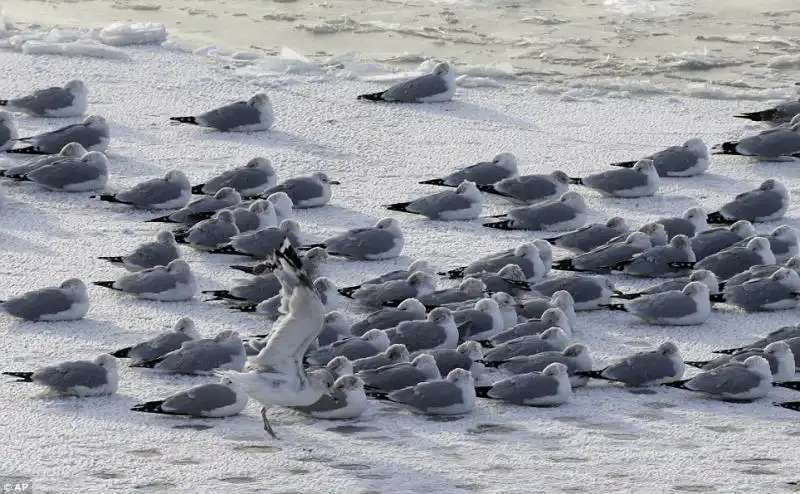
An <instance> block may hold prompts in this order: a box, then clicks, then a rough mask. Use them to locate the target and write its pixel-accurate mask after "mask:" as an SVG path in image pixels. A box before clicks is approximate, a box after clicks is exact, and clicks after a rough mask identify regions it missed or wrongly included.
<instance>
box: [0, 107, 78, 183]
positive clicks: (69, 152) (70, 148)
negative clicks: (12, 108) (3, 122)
mask: <svg viewBox="0 0 800 494" xmlns="http://www.w3.org/2000/svg"><path fill="white" fill-rule="evenodd" d="M0 119H2V112H0ZM85 154H86V149H84V147H83V146H81V145H80V144H78V143H77V142H70V143H69V144H67V145H66V146H64V147H63V148H61V151H59V152H58V154H54V155H48V156H39V157H36V158H33V159H31V160H28V161H26V162H25V163H23V164H21V165H17V166H12V167H10V168H6V169H5V170H2V176H4V177H8V178H23V177H25V175H27V174H28V173H30V172H32V171H33V170H35V169H37V168H41V167H43V166H45V165H49V164H52V163H55V162H57V161H61V160H62V159H64V158H82V157H83V155H85Z"/></svg>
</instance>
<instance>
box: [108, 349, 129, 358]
mask: <svg viewBox="0 0 800 494" xmlns="http://www.w3.org/2000/svg"><path fill="white" fill-rule="evenodd" d="M132 348H133V347H130V346H129V347H125V348H120V349H119V350H117V351H115V352H113V353H111V356H112V357H116V358H128V356H129V355H130V354H131V349H132Z"/></svg>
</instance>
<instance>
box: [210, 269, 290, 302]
mask: <svg viewBox="0 0 800 494" xmlns="http://www.w3.org/2000/svg"><path fill="white" fill-rule="evenodd" d="M234 281H236V283H237V284H236V285H234V286H233V287H231V288H230V289H229V290H204V291H203V292H201V293H203V294H206V295H211V296H212V297H214V298H212V299H210V300H219V299H229V300H243V301H246V302H255V303H259V302H263V301H264V300H267V299H268V298H272V297H274V296H275V295H278V293H279V292H280V290H281V282H280V280H279V279H278V277H277V276H276V275H275V274H274V273H267V274H262V275H258V276H253V277H252V278H247V279H236V280H234Z"/></svg>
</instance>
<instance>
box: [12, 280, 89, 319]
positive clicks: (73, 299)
mask: <svg viewBox="0 0 800 494" xmlns="http://www.w3.org/2000/svg"><path fill="white" fill-rule="evenodd" d="M0 310H2V311H3V312H5V313H6V314H8V315H10V316H14V317H18V318H20V319H23V320H25V321H75V320H78V319H83V318H84V317H86V314H87V313H88V312H89V294H88V292H87V291H86V285H85V284H84V283H83V281H81V280H79V279H78V278H70V279H68V280H66V281H64V282H63V283H61V284H60V285H59V286H54V287H47V288H39V289H37V290H31V291H29V292H25V293H23V294H22V295H17V296H16V297H11V298H9V299H7V300H4V301H0Z"/></svg>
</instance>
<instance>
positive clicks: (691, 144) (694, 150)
mask: <svg viewBox="0 0 800 494" xmlns="http://www.w3.org/2000/svg"><path fill="white" fill-rule="evenodd" d="M643 159H647V160H652V161H653V166H655V168H656V170H657V171H658V176H659V177H693V176H695V175H701V174H703V173H705V171H706V170H708V166H709V165H710V164H711V157H710V156H709V155H708V148H707V147H706V143H705V142H703V140H702V139H700V138H699V137H695V138H692V139H689V140H688V141H686V142H684V143H683V144H682V145H680V146H670V147H668V148H666V149H664V150H661V151H658V152H657V153H653V154H651V155H649V156H645V157H644V158H643ZM636 163H637V161H621V162H616V163H611V166H618V167H622V168H633V167H634V166H635V165H636Z"/></svg>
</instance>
